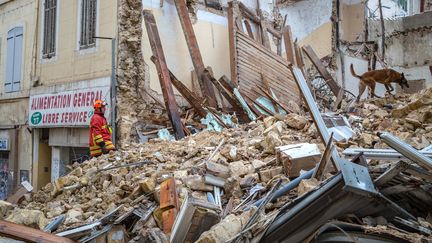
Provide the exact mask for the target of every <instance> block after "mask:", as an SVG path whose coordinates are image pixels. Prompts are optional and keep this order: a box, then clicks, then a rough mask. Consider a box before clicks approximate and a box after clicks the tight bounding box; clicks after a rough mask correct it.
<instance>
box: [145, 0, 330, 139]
mask: <svg viewBox="0 0 432 243" xmlns="http://www.w3.org/2000/svg"><path fill="white" fill-rule="evenodd" d="M175 6H176V8H177V12H178V15H179V19H180V23H181V26H182V28H183V32H184V36H185V39H186V43H187V45H188V49H189V53H190V56H191V60H192V63H193V66H194V72H195V76H196V79H197V81H198V83H199V87H200V91H199V92H194V91H192V90H190V89H188V87H186V85H184V83H183V82H181V81H180V80H178V79H177V78H176V76H175V74H174V73H173V72H171V71H170V70H169V67H168V66H167V63H166V59H165V54H164V51H163V48H162V43H161V40H160V36H159V32H158V28H157V24H156V21H155V18H154V16H153V14H152V12H151V11H149V10H144V11H143V17H144V22H145V26H146V30H147V35H148V38H149V41H150V45H151V49H152V52H153V56H152V57H151V60H152V62H153V63H154V64H155V65H156V69H157V71H158V73H159V81H160V85H161V87H162V93H163V98H164V101H165V108H166V110H167V112H168V117H169V120H170V122H171V126H169V127H168V130H169V131H172V132H173V133H174V135H175V138H176V139H181V138H183V137H185V136H186V135H190V134H194V133H195V132H196V131H195V130H197V131H200V130H203V129H204V128H205V124H200V123H198V124H197V123H196V122H193V118H201V119H206V120H208V121H209V120H212V122H215V123H217V124H219V125H220V126H221V127H223V128H230V127H233V126H235V124H237V123H248V122H251V121H255V120H257V119H262V118H264V117H267V116H274V115H279V114H282V115H286V114H289V113H301V112H302V111H301V109H300V107H299V105H298V104H299V102H300V94H299V92H298V89H297V87H296V84H295V81H294V78H293V76H292V73H291V71H290V69H289V66H290V65H291V64H294V65H297V63H299V66H303V61H302V56H301V50H300V48H299V47H298V45H297V43H294V41H293V39H292V34H291V31H290V28H289V26H286V27H279V28H278V29H275V28H274V27H272V26H273V23H272V22H271V21H270V20H268V19H267V18H266V17H264V15H263V13H261V12H257V13H255V11H253V10H251V9H249V8H248V7H246V6H245V5H244V4H243V3H241V2H239V1H232V2H230V3H229V9H228V22H229V27H228V28H229V42H230V43H229V44H230V60H231V77H230V78H229V77H227V76H225V75H224V76H222V77H220V78H219V79H217V78H215V77H214V75H213V72H212V69H211V67H206V66H205V64H204V62H203V58H202V55H201V52H200V50H199V47H198V43H197V39H196V36H195V33H194V30H193V27H192V23H191V20H190V17H189V12H188V8H187V6H186V2H184V1H175ZM243 24H244V25H245V26H246V30H245V29H244V26H243ZM252 29H259V31H258V32H257V33H254V32H253V31H252ZM269 35H270V37H269ZM270 39H274V40H275V44H276V46H277V50H274V51H273V50H272V49H271V45H270ZM283 43H284V44H285V48H286V49H287V50H291V51H287V53H286V55H287V58H286V59H285V58H283V57H282V56H281V54H282V53H281V52H282V51H281V50H282V44H283ZM332 84H334V85H333V86H332V87H337V86H336V85H337V84H336V83H335V82H334V81H333V82H332ZM172 86H174V88H175V89H176V90H177V91H178V92H179V93H180V94H181V96H182V97H183V98H184V99H185V100H186V101H187V102H188V103H189V104H190V106H191V108H192V112H190V113H188V116H186V117H184V118H181V116H180V114H179V108H178V106H177V103H176V101H175V96H174V91H173V87H172ZM198 93H202V97H201V96H200V95H199V94H198ZM224 114H232V115H235V118H233V117H231V121H227V120H226V118H224ZM162 128H163V127H162ZM194 128H195V129H194ZM207 128H209V126H207ZM159 129H161V128H158V129H157V130H151V131H146V132H139V133H140V135H141V136H142V137H143V139H142V141H147V140H148V139H147V137H146V136H150V137H155V136H156V135H155V134H156V133H157V132H158V130H159Z"/></svg>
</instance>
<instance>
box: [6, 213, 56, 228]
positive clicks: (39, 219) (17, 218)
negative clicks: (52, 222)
mask: <svg viewBox="0 0 432 243" xmlns="http://www.w3.org/2000/svg"><path fill="white" fill-rule="evenodd" d="M5 220H6V221H9V222H12V223H16V224H22V225H25V226H29V227H33V228H36V229H43V228H45V226H46V225H47V224H48V223H49V220H47V219H46V218H45V215H44V214H43V213H42V211H39V210H28V209H15V210H14V211H13V212H12V213H11V214H10V215H9V216H8V217H7V218H6V219H5Z"/></svg>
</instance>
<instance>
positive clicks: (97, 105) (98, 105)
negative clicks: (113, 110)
mask: <svg viewBox="0 0 432 243" xmlns="http://www.w3.org/2000/svg"><path fill="white" fill-rule="evenodd" d="M105 106H107V103H106V102H105V101H103V100H96V101H95V102H94V103H93V108H94V109H95V110H96V109H100V108H102V107H105Z"/></svg>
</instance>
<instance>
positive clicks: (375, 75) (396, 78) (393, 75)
mask: <svg viewBox="0 0 432 243" xmlns="http://www.w3.org/2000/svg"><path fill="white" fill-rule="evenodd" d="M350 68H351V74H352V76H354V77H357V78H359V79H360V84H359V94H358V96H357V102H359V101H360V97H361V96H362V94H363V92H364V91H365V89H366V86H367V87H368V89H369V96H370V95H372V96H375V97H377V98H381V97H379V96H378V95H376V94H375V84H376V83H377V82H378V83H382V84H384V86H385V88H386V89H387V92H388V93H389V94H391V92H392V91H393V90H394V88H393V86H392V85H391V83H397V84H399V85H400V86H401V88H403V87H404V86H406V87H407V88H409V85H408V81H407V80H406V78H405V75H404V74H403V73H398V72H396V71H395V70H393V69H381V70H373V71H368V72H365V73H364V74H363V75H361V76H360V75H357V74H356V73H355V71H354V67H353V65H352V64H351V66H350Z"/></svg>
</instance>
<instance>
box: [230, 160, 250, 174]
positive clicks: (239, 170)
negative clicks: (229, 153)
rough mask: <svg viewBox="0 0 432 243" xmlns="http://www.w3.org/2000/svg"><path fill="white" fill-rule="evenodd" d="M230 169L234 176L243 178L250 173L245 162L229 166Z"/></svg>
mask: <svg viewBox="0 0 432 243" xmlns="http://www.w3.org/2000/svg"><path fill="white" fill-rule="evenodd" d="M229 169H230V172H231V175H232V176H236V177H241V176H243V175H246V174H247V173H248V168H247V167H246V166H245V164H244V163H243V161H236V162H232V163H230V164H229Z"/></svg>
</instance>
